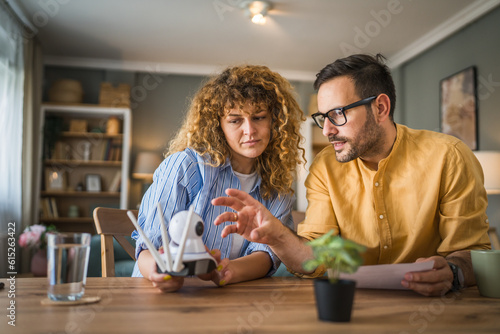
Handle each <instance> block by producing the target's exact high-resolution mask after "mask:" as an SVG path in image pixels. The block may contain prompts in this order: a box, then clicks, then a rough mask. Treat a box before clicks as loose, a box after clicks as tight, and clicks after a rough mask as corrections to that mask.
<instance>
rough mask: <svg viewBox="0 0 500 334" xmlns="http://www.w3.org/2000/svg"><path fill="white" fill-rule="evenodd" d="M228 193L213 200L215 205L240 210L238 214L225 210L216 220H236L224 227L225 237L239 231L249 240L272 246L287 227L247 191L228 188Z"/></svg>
mask: <svg viewBox="0 0 500 334" xmlns="http://www.w3.org/2000/svg"><path fill="white" fill-rule="evenodd" d="M226 194H227V195H228V196H229V197H218V198H215V199H213V200H212V204H213V205H220V206H228V207H230V208H231V209H233V210H235V211H237V212H238V214H237V215H236V214H235V213H234V212H224V213H222V214H220V215H219V216H218V217H217V218H216V219H215V220H214V224H215V225H220V224H222V223H224V222H227V221H233V222H235V224H233V225H228V226H226V227H224V229H223V230H222V237H223V238H225V237H227V236H228V235H229V234H230V233H238V234H240V235H242V236H243V237H244V238H245V239H247V240H249V241H252V242H257V243H262V244H268V245H270V246H271V247H272V246H273V244H275V243H276V242H277V240H278V239H279V237H280V235H281V234H282V233H284V230H286V229H287V228H286V227H285V226H283V225H282V224H281V222H280V221H279V220H278V219H277V218H276V217H274V216H273V215H272V214H271V212H269V210H267V209H266V207H265V206H264V205H262V204H261V203H260V202H259V201H257V200H256V199H254V198H253V197H252V196H250V195H248V194H247V193H246V192H244V191H241V190H237V189H227V190H226Z"/></svg>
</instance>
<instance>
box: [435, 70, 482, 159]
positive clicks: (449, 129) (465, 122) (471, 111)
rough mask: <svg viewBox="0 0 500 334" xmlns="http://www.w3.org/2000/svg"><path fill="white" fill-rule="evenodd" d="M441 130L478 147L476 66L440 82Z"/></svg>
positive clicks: (470, 146) (473, 147)
mask: <svg viewBox="0 0 500 334" xmlns="http://www.w3.org/2000/svg"><path fill="white" fill-rule="evenodd" d="M440 95H441V118H440V122H441V132H443V133H446V134H449V135H452V136H455V137H457V138H459V139H461V140H462V141H463V142H464V143H465V144H466V145H467V146H469V148H470V149H471V150H477V149H478V131H477V126H478V121H477V95H476V68H475V67H474V66H471V67H468V68H466V69H464V70H462V71H460V72H458V73H455V74H453V75H451V76H449V77H447V78H444V79H443V80H441V82H440Z"/></svg>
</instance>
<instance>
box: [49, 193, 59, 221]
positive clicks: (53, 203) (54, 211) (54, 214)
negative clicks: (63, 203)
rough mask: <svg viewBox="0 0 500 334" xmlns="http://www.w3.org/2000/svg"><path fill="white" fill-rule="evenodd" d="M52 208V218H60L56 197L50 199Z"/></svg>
mask: <svg viewBox="0 0 500 334" xmlns="http://www.w3.org/2000/svg"><path fill="white" fill-rule="evenodd" d="M50 208H51V210H52V217H53V218H59V212H58V210H57V203H56V199H55V198H54V197H51V198H50Z"/></svg>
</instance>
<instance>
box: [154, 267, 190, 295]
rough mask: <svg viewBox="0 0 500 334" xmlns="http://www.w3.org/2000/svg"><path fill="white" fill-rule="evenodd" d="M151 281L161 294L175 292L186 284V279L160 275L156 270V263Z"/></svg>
mask: <svg viewBox="0 0 500 334" xmlns="http://www.w3.org/2000/svg"><path fill="white" fill-rule="evenodd" d="M149 280H150V281H151V283H152V284H153V286H154V287H155V288H158V289H159V290H160V291H161V292H175V291H177V290H179V289H180V288H182V285H183V284H184V277H181V276H172V275H169V274H159V273H158V272H157V270H156V263H155V264H154V268H152V270H151V274H150V275H149Z"/></svg>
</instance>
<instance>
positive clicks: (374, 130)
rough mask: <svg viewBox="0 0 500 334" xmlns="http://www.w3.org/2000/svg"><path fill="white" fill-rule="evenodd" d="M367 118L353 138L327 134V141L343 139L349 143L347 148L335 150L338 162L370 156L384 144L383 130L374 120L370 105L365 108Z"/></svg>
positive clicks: (376, 152)
mask: <svg viewBox="0 0 500 334" xmlns="http://www.w3.org/2000/svg"><path fill="white" fill-rule="evenodd" d="M367 109H368V110H367V118H366V121H365V124H364V125H363V128H362V129H361V130H360V132H359V134H358V136H357V137H356V138H354V139H353V140H351V139H348V138H346V137H336V136H328V141H329V142H333V141H344V142H345V143H346V144H349V146H350V147H349V148H344V149H343V151H342V152H337V151H335V158H336V159H337V161H338V162H349V161H351V160H354V159H356V158H359V157H363V156H365V157H366V156H372V155H376V154H378V153H380V152H381V150H382V147H383V145H384V142H383V138H384V136H383V130H382V128H381V127H380V126H379V125H378V124H377V123H376V122H375V117H374V116H373V113H372V109H371V107H369V108H367Z"/></svg>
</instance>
